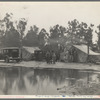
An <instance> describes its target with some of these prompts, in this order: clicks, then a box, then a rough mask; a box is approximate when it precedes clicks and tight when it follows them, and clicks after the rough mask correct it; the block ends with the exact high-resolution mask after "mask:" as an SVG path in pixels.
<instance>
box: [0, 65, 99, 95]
mask: <svg viewBox="0 0 100 100" xmlns="http://www.w3.org/2000/svg"><path fill="white" fill-rule="evenodd" d="M88 82H96V83H99V82H100V73H96V72H95V71H88V70H77V69H34V68H24V67H11V68H0V94H1V95H2V94H5V95H59V94H60V93H59V91H58V90H57V89H58V88H60V87H63V86H66V87H68V88H67V89H70V88H71V86H73V85H75V84H76V83H78V85H79V84H81V83H82V84H83V83H88Z"/></svg>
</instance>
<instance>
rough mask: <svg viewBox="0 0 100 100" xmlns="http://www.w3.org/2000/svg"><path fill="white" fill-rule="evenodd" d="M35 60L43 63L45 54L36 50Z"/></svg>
mask: <svg viewBox="0 0 100 100" xmlns="http://www.w3.org/2000/svg"><path fill="white" fill-rule="evenodd" d="M33 58H34V60H36V61H43V60H44V52H43V51H41V50H35V51H34V57H33Z"/></svg>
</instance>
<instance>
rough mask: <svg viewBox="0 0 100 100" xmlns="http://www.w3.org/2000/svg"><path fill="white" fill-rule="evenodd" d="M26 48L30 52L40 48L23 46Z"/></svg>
mask: <svg viewBox="0 0 100 100" xmlns="http://www.w3.org/2000/svg"><path fill="white" fill-rule="evenodd" d="M23 48H24V49H25V50H27V51H28V52H30V53H34V51H35V50H40V49H39V48H38V47H26V46H24V47H23Z"/></svg>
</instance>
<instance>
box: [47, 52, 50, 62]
mask: <svg viewBox="0 0 100 100" xmlns="http://www.w3.org/2000/svg"><path fill="white" fill-rule="evenodd" d="M46 62H47V63H48V64H49V63H50V52H49V51H47V53H46Z"/></svg>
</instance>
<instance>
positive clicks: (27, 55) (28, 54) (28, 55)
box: [22, 46, 40, 60]
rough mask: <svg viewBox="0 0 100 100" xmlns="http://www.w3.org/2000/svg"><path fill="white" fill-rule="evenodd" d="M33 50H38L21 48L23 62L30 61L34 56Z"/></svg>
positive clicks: (36, 48)
mask: <svg viewBox="0 0 100 100" xmlns="http://www.w3.org/2000/svg"><path fill="white" fill-rule="evenodd" d="M35 50H40V49H39V48H38V47H25V46H24V47H23V50H22V58H23V59H24V60H31V59H32V57H33V55H34V51H35Z"/></svg>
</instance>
